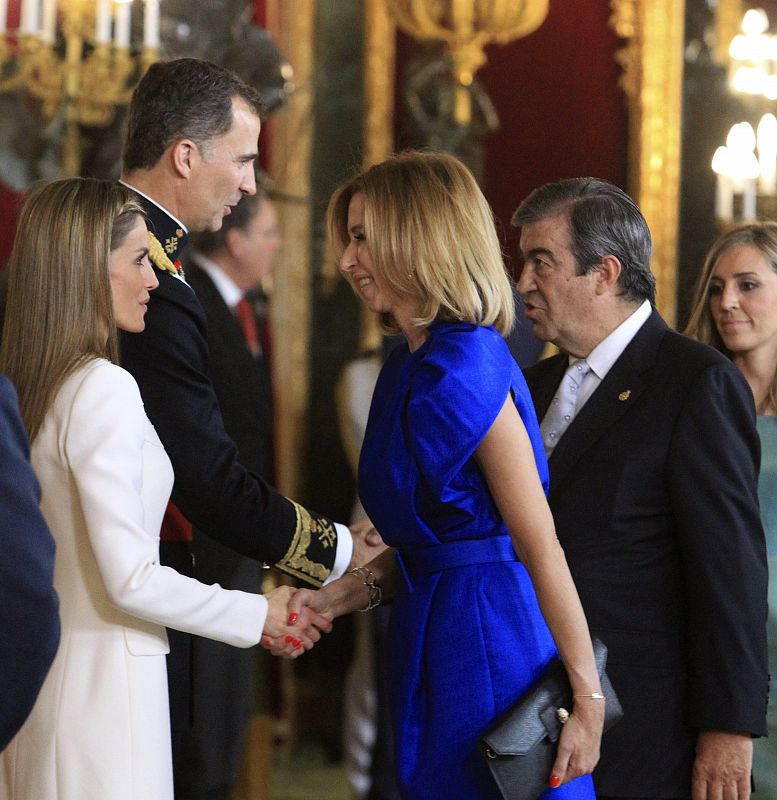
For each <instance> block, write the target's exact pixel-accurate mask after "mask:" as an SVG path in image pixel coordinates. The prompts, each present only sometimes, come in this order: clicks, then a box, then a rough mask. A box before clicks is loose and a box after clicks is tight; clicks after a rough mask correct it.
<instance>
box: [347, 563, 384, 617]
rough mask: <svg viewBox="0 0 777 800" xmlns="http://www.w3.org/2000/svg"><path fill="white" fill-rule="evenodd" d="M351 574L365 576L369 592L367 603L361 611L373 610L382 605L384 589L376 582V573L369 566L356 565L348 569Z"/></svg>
mask: <svg viewBox="0 0 777 800" xmlns="http://www.w3.org/2000/svg"><path fill="white" fill-rule="evenodd" d="M348 574H349V575H356V577H361V576H362V575H363V576H364V585H365V586H366V587H367V591H368V592H369V596H368V600H367V605H366V606H364V608H360V609H359V611H372V609H373V608H375V607H376V606H379V605H380V601H381V600H382V599H383V591H382V589H381V588H380V586H378V584H377V583H375V574H374V573H373V571H372V570H371V569H368V568H367V567H354V568H353V569H349V570H348Z"/></svg>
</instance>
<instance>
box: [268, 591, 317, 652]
mask: <svg viewBox="0 0 777 800" xmlns="http://www.w3.org/2000/svg"><path fill="white" fill-rule="evenodd" d="M296 591H297V590H296V589H294V588H293V587H291V586H278V587H277V588H276V589H273V590H272V591H270V592H268V593H267V594H265V598H266V599H267V605H268V609H267V619H266V620H265V623H264V629H263V631H262V639H261V645H262V647H264V648H265V649H266V650H270V651H271V652H272V653H273V655H278V656H283V657H284V658H297V656H300V655H302V653H304V652H305V651H306V650H310V649H311V648H312V647H313V645H314V644H315V643H316V642H317V641H318V640H319V639H320V638H321V634H322V633H329V631H330V630H332V623H331V622H330V621H329V620H328V619H327V618H326V617H322V616H321V615H320V614H317V613H316V612H315V611H313V610H312V609H307V608H306V609H304V611H303V613H302V614H298V615H297V619H296V620H295V621H294V622H293V623H291V622H290V619H289V612H288V605H289V601H290V600H291V598H292V596H293V595H294V593H295V592H296Z"/></svg>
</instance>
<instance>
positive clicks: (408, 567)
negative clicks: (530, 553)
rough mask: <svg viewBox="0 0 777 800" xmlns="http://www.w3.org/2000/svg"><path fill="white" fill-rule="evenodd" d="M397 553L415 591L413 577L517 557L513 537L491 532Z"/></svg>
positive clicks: (398, 559) (515, 559)
mask: <svg viewBox="0 0 777 800" xmlns="http://www.w3.org/2000/svg"><path fill="white" fill-rule="evenodd" d="M396 556H397V561H398V562H399V567H400V569H401V570H402V574H403V575H404V576H405V580H406V581H407V585H408V587H409V588H410V591H413V578H418V577H419V576H421V575H431V574H433V573H435V572H442V571H443V570H446V569H454V568H456V567H469V566H472V565H474V564H491V563H498V562H503V561H517V560H518V558H517V556H516V555H515V550H514V548H513V540H512V539H511V538H510V537H509V536H507V535H503V536H490V537H489V538H487V539H459V540H457V541H453V542H443V543H442V544H433V545H429V547H416V548H412V549H404V550H401V551H400V550H397V551H396Z"/></svg>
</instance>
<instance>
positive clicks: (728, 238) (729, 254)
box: [686, 221, 777, 800]
mask: <svg viewBox="0 0 777 800" xmlns="http://www.w3.org/2000/svg"><path fill="white" fill-rule="evenodd" d="M686 333H687V334H688V335H689V336H692V337H693V338H695V339H698V340H699V341H701V342H704V343H705V344H709V345H712V346H713V347H715V348H716V349H717V350H719V351H720V352H721V353H724V354H725V355H727V356H728V357H729V358H730V359H731V360H732V361H733V362H734V364H735V365H736V366H737V367H738V368H739V370H740V371H741V372H742V374H743V375H744V376H745V379H746V380H747V382H748V384H749V385H750V389H751V390H752V392H753V397H754V400H755V408H756V413H757V414H758V419H757V425H758V435H759V437H760V439H761V472H760V475H759V479H758V498H759V501H760V506H761V519H762V521H763V527H764V532H765V534H766V546H767V552H768V558H769V617H768V622H767V640H768V646H769V673H770V675H771V676H772V681H771V687H770V691H769V705H768V712H767V725H768V730H769V738H768V739H767V738H760V739H755V740H754V742H753V777H754V779H755V787H756V791H755V793H754V795H753V797H755V798H764V800H767V799H768V800H771V799H772V798H774V797H777V681H775V676H777V223H775V222H771V221H769V222H767V221H764V222H754V223H749V224H745V225H739V226H737V227H735V228H732V229H731V230H729V231H727V232H726V233H724V234H723V235H722V236H721V237H720V238H719V239H718V240H717V241H716V242H715V243H714V244H713V245H712V248H711V249H710V251H709V253H708V254H707V258H706V260H705V262H704V266H703V268H702V271H701V274H700V275H699V279H698V282H697V285H696V291H695V295H694V301H693V306H692V311H691V317H690V322H689V323H688V327H687V329H686Z"/></svg>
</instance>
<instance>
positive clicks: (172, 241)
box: [165, 236, 178, 256]
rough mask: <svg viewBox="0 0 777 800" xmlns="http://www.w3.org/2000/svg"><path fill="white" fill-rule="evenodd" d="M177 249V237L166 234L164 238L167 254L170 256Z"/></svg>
mask: <svg viewBox="0 0 777 800" xmlns="http://www.w3.org/2000/svg"><path fill="white" fill-rule="evenodd" d="M177 249H178V237H177V236H168V237H167V239H165V252H166V253H167V255H169V256H171V255H172V254H173V253H174V252H175V251H176V250H177Z"/></svg>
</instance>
